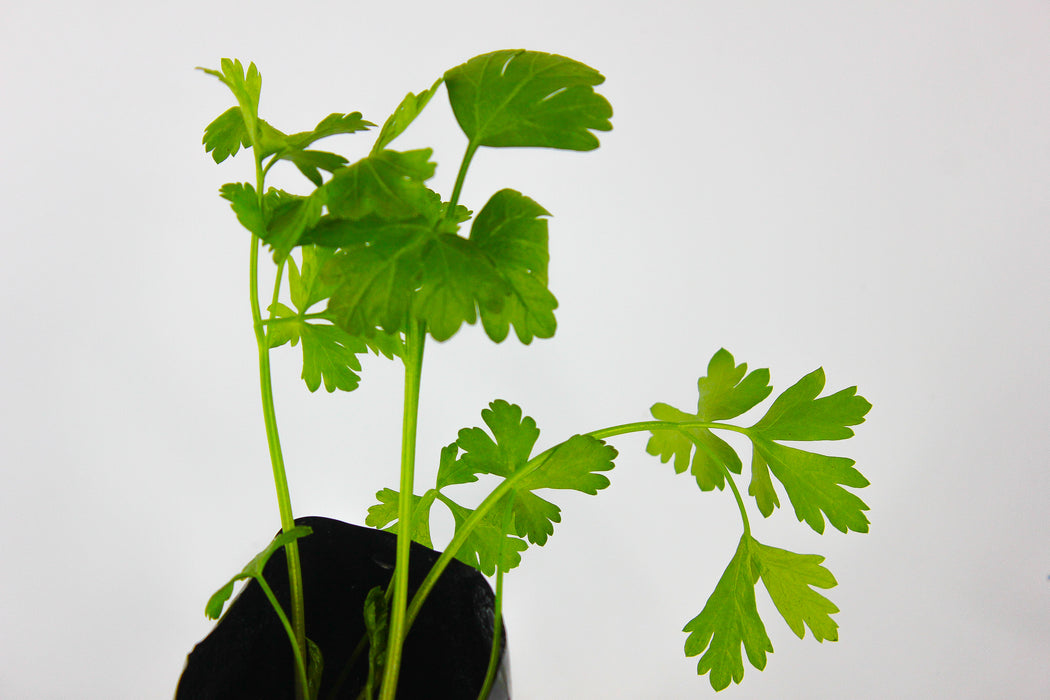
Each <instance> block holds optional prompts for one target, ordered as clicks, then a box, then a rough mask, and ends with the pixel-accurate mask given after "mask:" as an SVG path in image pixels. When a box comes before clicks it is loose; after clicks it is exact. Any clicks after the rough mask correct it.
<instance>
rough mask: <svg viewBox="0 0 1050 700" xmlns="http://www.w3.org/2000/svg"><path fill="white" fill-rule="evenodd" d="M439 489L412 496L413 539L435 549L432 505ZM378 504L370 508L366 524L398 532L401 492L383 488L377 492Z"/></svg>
mask: <svg viewBox="0 0 1050 700" xmlns="http://www.w3.org/2000/svg"><path fill="white" fill-rule="evenodd" d="M436 496H437V491H433V490H431V491H428V492H427V493H425V494H423V495H422V496H415V495H413V496H412V540H413V541H414V542H419V543H420V544H422V545H423V546H425V547H430V548H431V549H433V547H434V543H433V542H432V541H431V538H430V506H431V505H433V503H434V498H435V497H436ZM376 498H377V499H378V500H379V503H378V504H377V505H374V506H372V507H370V508H369V509H368V515H367V516H366V517H365V525H368V526H369V527H374V528H378V529H383V530H386V531H387V532H398V527H399V526H400V522H399V521H398V508H399V507H400V502H401V494H400V493H398V492H397V491H394V490H393V489H383V490H382V491H378V492H377V493H376Z"/></svg>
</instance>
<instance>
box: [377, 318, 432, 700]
mask: <svg viewBox="0 0 1050 700" xmlns="http://www.w3.org/2000/svg"><path fill="white" fill-rule="evenodd" d="M425 344H426V327H425V325H424V324H423V323H422V322H410V323H409V324H408V329H407V331H406V333H405V405H404V418H403V420H402V425H401V498H400V499H399V502H398V528H397V563H396V565H395V566H394V580H393V582H392V584H393V587H394V597H393V601H392V604H391V609H390V632H389V638H388V640H387V652H386V666H385V667H384V669H383V685H382V688H381V689H380V692H379V700H394V697H395V695H396V694H397V679H398V675H399V673H400V671H401V647H402V645H403V644H404V641H405V636H406V635H407V634H408V625H407V624H406V615H405V613H406V608H407V605H408V566H409V555H410V554H411V546H412V493H413V487H414V483H413V482H414V479H415V459H416V423H417V420H418V417H419V386H420V380H421V377H422V370H423V347H424V345H425Z"/></svg>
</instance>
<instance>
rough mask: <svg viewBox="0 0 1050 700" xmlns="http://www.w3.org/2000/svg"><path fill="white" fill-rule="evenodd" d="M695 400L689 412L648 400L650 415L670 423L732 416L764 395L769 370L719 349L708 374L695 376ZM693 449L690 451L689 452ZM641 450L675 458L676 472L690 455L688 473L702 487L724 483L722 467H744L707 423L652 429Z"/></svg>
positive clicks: (735, 469) (736, 469)
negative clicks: (751, 368)
mask: <svg viewBox="0 0 1050 700" xmlns="http://www.w3.org/2000/svg"><path fill="white" fill-rule="evenodd" d="M697 390H698V394H699V399H698V401H697V409H696V413H694V414H689V413H686V412H684V411H680V410H679V409H677V408H674V407H673V406H669V405H667V404H665V403H657V404H655V405H653V407H652V409H651V412H652V414H653V418H656V419H657V420H662V421H668V422H673V423H678V422H690V421H692V422H714V421H719V420H725V419H728V418H735V417H736V416H739V415H740V414H742V413H745V412H747V411H749V410H750V409H752V408H754V407H755V406H756V405H757V404H758V403H759V402H761V401H762V399H764V398H766V397H767V396H769V393H770V392H771V391H772V387H770V386H769V370H767V369H758V370H755V371H753V372H751V373H750V374H748V373H747V363H741V364H739V365H737V364H736V362H735V361H734V360H733V356H732V355H731V354H730V353H729V352H728V351H727V350H725V349H724V348H723V349H721V350H719V351H718V352H716V353H715V354H714V356H713V357H712V358H711V361H710V362H709V363H708V365H707V376H704V377H700V379H699V380H697ZM694 450H695V451H694ZM646 451H647V452H648V453H649V454H651V455H655V456H658V457H659V458H660V461H662V462H667V461H668V460H669V459H670V458H671V457H672V456H673V457H674V460H675V461H674V467H675V471H676V472H678V473H679V474H680V473H682V472H683V471H685V467H686V465H687V464H689V462H690V457H692V469H691V472H690V473H692V475H693V476H694V477H695V478H696V483H697V485H698V486H699V487H700V488H701V490H704V491H710V490H712V489H715V488H718V489H721V488H723V487H724V486H725V474H724V472H723V470H724V469H728V470H729V471H731V472H733V473H735V474H739V473H740V472H741V470H742V469H743V464H742V462H741V461H740V457H739V455H737V453H736V450H734V449H733V448H732V447H731V446H730V445H729V443H727V442H725V441H724V440H722V439H721V438H720V437H718V436H716V435H715V434H714V433H712V432H711V430H709V429H708V428H702V427H699V426H685V427H680V428H677V429H669V430H653V431H652V437H651V438H650V439H649V443H648V445H647V446H646Z"/></svg>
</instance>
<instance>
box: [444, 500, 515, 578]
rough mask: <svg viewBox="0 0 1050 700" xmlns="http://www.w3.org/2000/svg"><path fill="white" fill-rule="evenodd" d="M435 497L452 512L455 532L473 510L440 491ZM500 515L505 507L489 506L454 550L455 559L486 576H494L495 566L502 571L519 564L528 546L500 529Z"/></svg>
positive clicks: (501, 518)
mask: <svg viewBox="0 0 1050 700" xmlns="http://www.w3.org/2000/svg"><path fill="white" fill-rule="evenodd" d="M438 498H439V499H441V502H442V503H444V504H445V505H446V506H448V509H449V510H450V511H451V512H452V518H453V520H454V521H455V523H456V532H459V531H460V530H461V529H462V528H463V525H464V524H465V523H466V521H467V518H469V517H470V516H471V515H472V514H473V513H474V511H473V510H471V509H469V508H464V507H463V506H461V505H459V504H458V503H456V502H455V501H453V500H452V499H450V498H448V497H447V496H445V495H444V494H438ZM504 515H505V510H503V509H500V508H493V509H492V510H490V511H489V512H488V513H486V514H485V516H484V517H483V518H482V519H481V522H480V523H479V524H478V526H477V527H475V528H474V529H473V530H471V532H470V534H469V535H468V536H467V539H466V541H465V542H464V543H463V546H462V547H460V548H459V550H457V551H456V555H455V556H456V559H459V560H460V561H461V562H463V563H464V564H469V565H470V566H473V567H474V568H475V569H478V570H479V571H481V573H483V574H485V575H486V576H492V575H494V574H495V573H496V568H497V566H498V567H499V569H500V570H502V571H504V572H506V571H510V570H511V569H513V568H514V567H516V566H517V565H518V564H520V563H521V553H522V552H523V551H525V550H526V549H528V546H529V545H528V544H526V543H525V542H524V541H522V540H520V539H518V538H517V537H514V536H513V535H512V534H510V533H508V532H505V531H504V529H503V517H504Z"/></svg>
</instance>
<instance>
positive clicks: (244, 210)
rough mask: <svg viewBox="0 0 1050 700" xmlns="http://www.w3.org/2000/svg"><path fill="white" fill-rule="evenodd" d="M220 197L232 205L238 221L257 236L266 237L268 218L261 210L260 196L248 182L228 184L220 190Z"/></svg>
mask: <svg viewBox="0 0 1050 700" xmlns="http://www.w3.org/2000/svg"><path fill="white" fill-rule="evenodd" d="M219 196H220V197H222V198H223V199H225V200H227V201H228V202H229V203H230V208H231V209H233V213H234V214H236V215H237V221H239V222H241V226H243V227H244V228H246V229H248V230H249V231H251V232H252V233H254V234H255V235H256V236H259V237H260V238H262V237H263V236H265V235H266V218H265V217H264V216H263V213H262V211H260V210H259V195H258V194H257V193H256V191H255V188H254V187H252V186H251V185H250V184H248V183H247V182H228V183H226V184H225V185H223V186H222V187H220V188H219Z"/></svg>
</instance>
